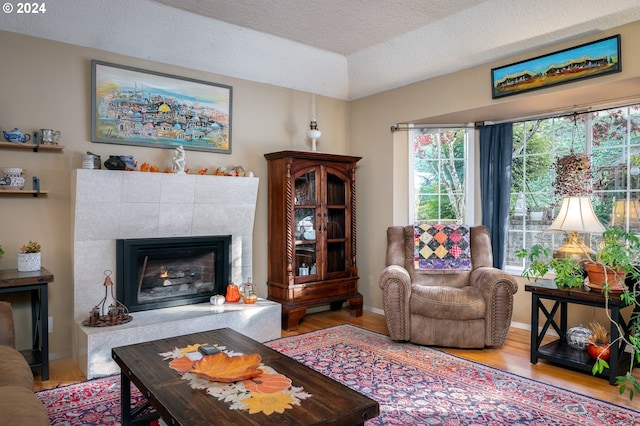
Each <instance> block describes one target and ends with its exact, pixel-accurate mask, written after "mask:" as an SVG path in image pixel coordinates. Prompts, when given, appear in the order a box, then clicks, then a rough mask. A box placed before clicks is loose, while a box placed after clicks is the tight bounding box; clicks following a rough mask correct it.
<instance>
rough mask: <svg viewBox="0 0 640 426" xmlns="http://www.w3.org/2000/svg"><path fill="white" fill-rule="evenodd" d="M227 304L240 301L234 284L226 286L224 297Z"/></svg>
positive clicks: (238, 292) (238, 291)
mask: <svg viewBox="0 0 640 426" xmlns="http://www.w3.org/2000/svg"><path fill="white" fill-rule="evenodd" d="M225 300H226V301H227V302H238V301H239V300H240V289H239V288H238V286H237V285H235V284H234V283H231V284H229V285H228V286H227V295H226V296H225Z"/></svg>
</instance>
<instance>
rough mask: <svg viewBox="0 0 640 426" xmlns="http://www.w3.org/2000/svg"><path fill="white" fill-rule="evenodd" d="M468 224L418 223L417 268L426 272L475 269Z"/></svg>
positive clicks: (415, 227)
mask: <svg viewBox="0 0 640 426" xmlns="http://www.w3.org/2000/svg"><path fill="white" fill-rule="evenodd" d="M469 237H470V230H469V227H468V226H467V225H457V224H423V225H416V226H414V242H415V249H414V268H415V269H416V270H422V271H449V270H467V271H468V270H471V250H470V246H471V244H470V242H469Z"/></svg>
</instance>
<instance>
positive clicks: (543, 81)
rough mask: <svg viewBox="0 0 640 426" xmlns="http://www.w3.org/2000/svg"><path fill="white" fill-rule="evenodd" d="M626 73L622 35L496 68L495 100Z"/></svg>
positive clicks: (493, 94) (492, 86) (494, 78)
mask: <svg viewBox="0 0 640 426" xmlns="http://www.w3.org/2000/svg"><path fill="white" fill-rule="evenodd" d="M620 71H622V64H621V57H620V34H618V35H615V36H611V37H607V38H603V39H601V40H596V41H592V42H590V43H585V44H581V45H579V46H575V47H571V48H569V49H564V50H560V51H557V52H553V53H549V54H547V55H542V56H538V57H535V58H533V59H527V60H525V61H521V62H516V63H514V64H510V65H505V66H502V67H497V68H493V69H492V70H491V97H492V98H493V99H496V98H501V97H503V96H509V95H516V94H519V93H524V92H529V91H531V90H537V89H542V88H545V87H550V86H555V85H558V84H564V83H569V82H571V81H577V80H582V79H585V78H591V77H598V76H601V75H606V74H610V73H615V72H620Z"/></svg>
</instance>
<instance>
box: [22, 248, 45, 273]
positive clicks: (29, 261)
mask: <svg viewBox="0 0 640 426" xmlns="http://www.w3.org/2000/svg"><path fill="white" fill-rule="evenodd" d="M41 254H42V253H40V252H38V253H18V271H20V272H31V271H39V270H40V267H41V266H42V262H41V256H40V255H41Z"/></svg>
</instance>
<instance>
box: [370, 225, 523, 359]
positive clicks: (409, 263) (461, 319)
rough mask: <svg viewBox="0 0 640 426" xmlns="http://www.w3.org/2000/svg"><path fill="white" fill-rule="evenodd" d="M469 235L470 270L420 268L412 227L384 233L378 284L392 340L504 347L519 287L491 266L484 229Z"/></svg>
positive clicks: (390, 229)
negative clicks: (384, 249) (384, 251)
mask: <svg viewBox="0 0 640 426" xmlns="http://www.w3.org/2000/svg"><path fill="white" fill-rule="evenodd" d="M469 231H470V232H469V255H470V258H471V262H470V263H471V264H470V265H469V266H468V270H423V269H421V268H418V269H416V267H415V263H414V261H415V258H414V249H415V246H416V242H415V239H414V235H415V234H414V226H412V225H410V226H393V227H390V228H389V229H387V255H386V268H385V269H384V271H383V272H382V274H381V276H380V280H379V286H380V288H381V289H382V292H383V296H382V297H383V303H384V312H385V317H386V322H387V327H388V329H389V334H390V336H391V338H392V339H393V340H396V341H410V342H412V343H416V344H420V345H432V346H444V347H458V348H484V347H490V346H494V347H496V346H502V345H503V344H504V342H505V340H506V338H507V334H508V332H509V326H510V324H511V314H512V311H513V294H514V293H515V292H516V291H517V289H518V287H517V283H516V281H515V279H514V278H513V277H512V276H511V275H509V274H507V273H505V272H503V271H502V270H500V269H496V268H494V267H493V266H492V265H493V256H492V254H491V241H490V239H489V232H488V229H487V227H486V226H475V227H470V228H469Z"/></svg>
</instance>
